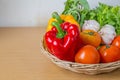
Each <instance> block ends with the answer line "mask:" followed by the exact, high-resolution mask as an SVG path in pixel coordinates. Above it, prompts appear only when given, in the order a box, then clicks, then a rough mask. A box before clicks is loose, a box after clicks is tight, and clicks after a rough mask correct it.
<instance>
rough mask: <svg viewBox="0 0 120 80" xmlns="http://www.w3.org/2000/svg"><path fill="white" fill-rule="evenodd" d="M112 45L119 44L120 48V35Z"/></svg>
mask: <svg viewBox="0 0 120 80" xmlns="http://www.w3.org/2000/svg"><path fill="white" fill-rule="evenodd" d="M112 45H115V46H117V47H119V48H120V36H117V37H116V38H115V39H114V40H113V42H112Z"/></svg>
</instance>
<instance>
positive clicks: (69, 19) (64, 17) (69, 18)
mask: <svg viewBox="0 0 120 80" xmlns="http://www.w3.org/2000/svg"><path fill="white" fill-rule="evenodd" d="M60 18H61V23H62V22H63V21H65V22H70V23H72V24H76V25H77V26H78V27H79V29H80V25H79V24H78V22H77V21H76V20H75V19H74V17H73V16H72V15H60ZM58 19H59V18H58ZM54 21H57V20H56V19H55V18H51V19H50V20H49V22H48V26H47V30H46V31H49V30H51V29H52V27H53V25H52V22H54Z"/></svg>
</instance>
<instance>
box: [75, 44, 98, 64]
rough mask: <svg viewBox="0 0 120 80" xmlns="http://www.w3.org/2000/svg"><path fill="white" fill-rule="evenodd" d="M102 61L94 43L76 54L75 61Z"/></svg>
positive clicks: (94, 62) (86, 62) (93, 62)
mask: <svg viewBox="0 0 120 80" xmlns="http://www.w3.org/2000/svg"><path fill="white" fill-rule="evenodd" d="M99 61H100V55H99V53H98V51H97V49H96V48H95V47H94V46H92V45H86V46H84V47H82V48H81V49H80V50H79V51H78V52H77V54H76V55H75V62H78V63H83V64H96V63H99Z"/></svg>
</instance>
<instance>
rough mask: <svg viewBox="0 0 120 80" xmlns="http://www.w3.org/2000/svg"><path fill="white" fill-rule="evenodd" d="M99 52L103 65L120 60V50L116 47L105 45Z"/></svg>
mask: <svg viewBox="0 0 120 80" xmlns="http://www.w3.org/2000/svg"><path fill="white" fill-rule="evenodd" d="M99 52H100V57H101V62H102V63H108V62H114V61H118V60H120V49H119V48H118V47H116V46H114V45H103V46H102V47H101V48H100V49H99Z"/></svg>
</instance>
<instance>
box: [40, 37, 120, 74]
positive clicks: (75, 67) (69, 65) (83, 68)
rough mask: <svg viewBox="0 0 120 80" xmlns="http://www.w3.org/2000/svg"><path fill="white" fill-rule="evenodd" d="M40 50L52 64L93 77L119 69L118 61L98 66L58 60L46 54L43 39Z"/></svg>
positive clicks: (48, 53) (119, 63) (119, 62)
mask: <svg viewBox="0 0 120 80" xmlns="http://www.w3.org/2000/svg"><path fill="white" fill-rule="evenodd" d="M40 48H41V51H42V53H43V54H44V55H46V56H47V57H48V58H49V59H50V60H51V61H52V62H53V63H55V64H56V65H58V66H60V67H62V68H64V69H68V70H71V71H73V72H77V73H85V74H89V75H95V74H100V73H106V72H111V71H113V70H116V69H118V68H120V60H119V61H115V62H109V63H98V64H83V63H76V62H70V61H65V60H60V59H59V58H57V57H56V56H54V55H52V54H51V53H50V52H48V50H47V49H46V47H45V45H44V42H43V39H42V40H41V43H40Z"/></svg>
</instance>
